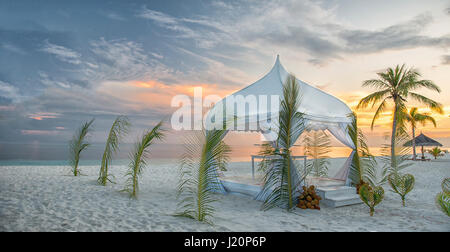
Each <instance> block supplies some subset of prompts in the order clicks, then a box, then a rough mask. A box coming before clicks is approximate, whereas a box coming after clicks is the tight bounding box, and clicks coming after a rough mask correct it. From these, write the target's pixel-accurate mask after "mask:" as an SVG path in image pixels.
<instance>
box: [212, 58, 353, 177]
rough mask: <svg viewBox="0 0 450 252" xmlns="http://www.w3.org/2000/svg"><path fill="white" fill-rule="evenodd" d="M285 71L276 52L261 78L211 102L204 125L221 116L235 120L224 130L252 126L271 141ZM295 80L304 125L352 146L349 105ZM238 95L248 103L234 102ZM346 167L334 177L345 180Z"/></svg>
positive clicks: (250, 128) (240, 129)
mask: <svg viewBox="0 0 450 252" xmlns="http://www.w3.org/2000/svg"><path fill="white" fill-rule="evenodd" d="M288 75H289V73H288V72H287V71H286V70H285V69H284V67H283V66H282V65H281V63H280V59H279V56H277V59H276V62H275V64H274V66H273V68H272V70H270V72H269V73H267V74H266V75H265V76H264V77H263V78H261V79H260V80H258V81H256V82H255V83H253V84H251V85H249V86H247V87H245V88H243V89H241V90H239V91H237V92H235V93H233V94H232V95H229V96H227V97H225V98H224V99H222V100H221V101H219V102H217V103H216V104H215V105H214V107H213V108H212V109H211V110H210V111H209V112H208V114H207V116H206V120H205V127H206V129H212V128H214V126H216V127H218V126H219V125H220V126H222V120H221V119H223V120H224V121H228V122H230V121H232V120H236V121H237V122H236V125H235V126H232V127H227V128H228V130H231V131H249V130H256V131H260V132H261V133H262V134H263V135H264V137H265V138H266V140H269V141H274V140H275V139H276V136H277V133H278V130H277V123H278V114H279V102H280V98H282V96H283V84H284V82H285V80H286V78H287V77H288ZM296 80H297V83H298V84H299V86H300V88H299V90H300V96H301V97H300V98H301V103H300V106H299V112H302V113H303V114H304V118H305V126H306V127H308V129H312V130H328V131H330V132H331V133H332V134H333V135H334V136H335V137H336V138H337V139H338V140H339V141H341V142H342V143H343V144H345V145H346V146H348V147H350V148H352V149H355V147H354V146H353V142H352V141H351V138H350V137H349V136H348V133H347V125H348V124H350V123H351V118H349V114H350V113H351V112H352V111H351V109H350V108H349V107H348V106H347V105H346V104H345V103H344V102H342V101H341V100H339V99H338V98H336V97H334V96H332V95H330V94H328V93H325V92H324V91H322V90H320V89H318V88H315V87H313V86H311V85H309V84H307V83H305V82H303V81H301V80H299V79H296ZM239 96H242V97H243V98H244V99H245V102H248V104H246V105H244V106H242V104H245V103H240V104H241V106H238V105H237V102H236V97H239ZM264 97H265V98H266V99H264ZM244 99H241V101H244ZM252 101H253V103H251V102H252ZM349 167H350V163H348V162H346V164H345V165H344V167H342V168H341V169H340V170H339V172H338V174H336V176H335V178H336V179H341V180H348V179H347V177H348V169H349ZM347 182H348V181H347Z"/></svg>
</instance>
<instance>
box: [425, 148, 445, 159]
mask: <svg viewBox="0 0 450 252" xmlns="http://www.w3.org/2000/svg"><path fill="white" fill-rule="evenodd" d="M428 153H430V154H431V155H432V156H433V157H434V159H437V158H438V157H441V156H444V152H443V151H442V150H441V149H440V148H439V147H434V148H433V149H431V150H428Z"/></svg>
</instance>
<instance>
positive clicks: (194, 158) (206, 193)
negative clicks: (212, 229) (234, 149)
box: [175, 129, 230, 223]
mask: <svg viewBox="0 0 450 252" xmlns="http://www.w3.org/2000/svg"><path fill="white" fill-rule="evenodd" d="M225 134H226V130H225V129H223V130H222V129H221V130H218V129H214V130H210V131H201V132H195V133H194V134H193V135H191V136H188V137H187V138H186V144H185V153H184V154H183V156H182V158H181V162H180V174H181V176H180V182H179V185H178V195H177V197H178V199H179V200H180V201H179V203H178V211H177V213H176V214H175V215H176V216H182V217H188V218H192V219H195V220H198V221H201V222H207V223H212V218H213V215H214V207H213V206H212V205H211V204H212V203H213V202H215V201H217V198H216V196H215V194H214V192H217V191H218V190H219V186H220V185H219V180H218V175H217V170H218V169H220V167H222V168H225V167H226V165H227V162H228V160H229V157H228V155H229V152H230V148H229V147H228V146H227V145H226V144H225V143H224V142H223V140H222V139H223V137H224V136H225Z"/></svg>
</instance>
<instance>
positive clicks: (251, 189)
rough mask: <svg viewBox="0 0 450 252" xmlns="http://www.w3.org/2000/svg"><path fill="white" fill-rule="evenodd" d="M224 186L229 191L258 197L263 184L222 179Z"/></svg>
mask: <svg viewBox="0 0 450 252" xmlns="http://www.w3.org/2000/svg"><path fill="white" fill-rule="evenodd" d="M221 182H222V185H223V187H224V188H225V190H226V191H227V192H228V193H232V194H237V195H239V194H244V195H248V196H251V197H256V195H258V193H259V192H260V191H261V186H257V185H249V184H242V183H239V182H234V181H227V180H221Z"/></svg>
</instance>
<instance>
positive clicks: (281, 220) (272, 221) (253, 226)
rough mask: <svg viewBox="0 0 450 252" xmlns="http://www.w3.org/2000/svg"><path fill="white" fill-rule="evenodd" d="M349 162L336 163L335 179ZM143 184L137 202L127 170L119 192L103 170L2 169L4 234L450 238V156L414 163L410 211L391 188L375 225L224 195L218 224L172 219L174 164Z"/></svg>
mask: <svg viewBox="0 0 450 252" xmlns="http://www.w3.org/2000/svg"><path fill="white" fill-rule="evenodd" d="M343 162H344V159H343V158H337V159H333V160H332V162H331V163H332V167H331V168H330V174H334V172H335V171H336V170H337V169H338V168H339V167H340V166H341V165H342V163H343ZM149 163H150V165H149V166H148V167H147V169H146V170H145V173H144V175H143V177H142V179H141V184H140V192H139V198H138V199H137V200H135V199H130V198H129V197H128V196H127V194H126V193H123V192H119V191H120V190H121V189H123V184H124V180H125V178H124V177H123V176H124V174H125V172H126V166H113V167H112V169H111V172H112V173H113V174H114V175H115V176H116V177H117V184H109V185H107V186H106V187H103V186H99V185H98V184H97V182H96V178H97V174H98V169H99V167H98V166H82V167H81V170H82V172H83V173H84V174H85V175H86V176H81V177H73V176H70V172H69V171H70V168H69V167H67V166H0V231H447V232H448V231H450V218H449V217H448V216H446V215H445V214H444V213H442V212H441V211H439V210H438V209H437V207H436V205H435V203H434V197H435V196H436V194H437V193H438V192H439V191H440V190H441V188H440V183H441V181H442V179H444V178H445V177H450V156H449V155H447V156H446V157H444V158H441V159H440V160H438V161H434V160H433V161H431V162H416V163H415V164H414V165H413V166H411V167H409V168H407V169H406V171H407V172H408V173H411V174H413V175H414V176H415V178H416V186H415V188H414V190H413V191H412V192H411V193H409V194H408V196H407V206H406V207H402V206H401V200H400V197H399V196H398V195H396V194H394V193H393V192H391V191H389V186H388V185H386V186H385V190H386V194H385V199H384V201H383V202H382V203H381V204H380V205H378V206H377V207H376V212H375V215H374V216H373V217H370V216H369V209H368V208H367V207H366V206H365V205H363V204H360V205H354V206H347V207H341V208H335V209H333V208H326V207H322V209H321V210H320V211H317V210H301V209H295V210H294V211H292V212H286V211H285V210H282V209H279V208H276V209H271V210H269V211H265V212H264V211H261V210H260V206H261V202H258V201H255V200H253V199H251V198H247V197H242V196H236V195H218V196H217V197H218V199H219V201H218V202H216V203H215V204H214V206H215V208H216V213H215V218H214V224H213V225H209V224H204V223H199V222H197V221H195V220H191V219H187V218H181V217H174V216H172V214H173V213H174V212H175V211H176V203H177V200H176V185H177V182H178V167H177V164H176V161H171V160H153V161H150V162H149ZM250 167H251V166H250V163H249V162H240V163H232V164H231V165H230V171H229V172H226V175H230V176H233V175H243V174H244V175H247V176H248V175H249V174H251V168H250Z"/></svg>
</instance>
